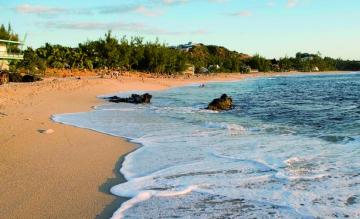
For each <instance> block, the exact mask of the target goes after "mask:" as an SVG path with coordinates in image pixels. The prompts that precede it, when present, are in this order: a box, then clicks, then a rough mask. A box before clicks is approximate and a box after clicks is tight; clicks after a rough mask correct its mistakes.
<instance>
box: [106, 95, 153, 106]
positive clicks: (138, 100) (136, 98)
mask: <svg viewBox="0 0 360 219" xmlns="http://www.w3.org/2000/svg"><path fill="white" fill-rule="evenodd" d="M151 98H152V96H151V95H150V94H148V93H145V94H143V95H139V94H131V96H130V97H126V98H123V97H118V96H113V97H109V98H107V99H108V100H109V101H110V102H113V103H132V104H144V103H150V101H151Z"/></svg>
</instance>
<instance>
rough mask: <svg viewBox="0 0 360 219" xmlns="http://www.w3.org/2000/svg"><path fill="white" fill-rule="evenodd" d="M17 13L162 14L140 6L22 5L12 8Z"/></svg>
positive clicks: (151, 15)
mask: <svg viewBox="0 0 360 219" xmlns="http://www.w3.org/2000/svg"><path fill="white" fill-rule="evenodd" d="M14 10H15V11H16V12H17V13H21V14H36V15H40V16H43V15H52V17H54V16H55V15H79V14H121V13H137V14H142V15H144V16H149V17H153V16H159V15H161V14H162V12H161V11H160V10H155V9H153V8H150V7H146V6H144V5H140V4H131V5H130V4H129V5H118V6H114V5H112V6H100V7H90V8H77V9H70V8H59V7H49V6H42V5H30V4H22V5H18V6H16V7H15V8H14Z"/></svg>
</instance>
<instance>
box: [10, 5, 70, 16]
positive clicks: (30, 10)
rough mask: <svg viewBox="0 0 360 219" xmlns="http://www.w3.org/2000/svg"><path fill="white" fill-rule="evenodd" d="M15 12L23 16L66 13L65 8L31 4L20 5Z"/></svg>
mask: <svg viewBox="0 0 360 219" xmlns="http://www.w3.org/2000/svg"><path fill="white" fill-rule="evenodd" d="M15 10H16V11H17V12H18V13H23V14H58V13H61V12H64V11H65V9H63V8H57V7H48V6H41V5H29V4H22V5H18V6H16V7H15Z"/></svg>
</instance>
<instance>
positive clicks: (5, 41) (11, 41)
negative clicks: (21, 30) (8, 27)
mask: <svg viewBox="0 0 360 219" xmlns="http://www.w3.org/2000/svg"><path fill="white" fill-rule="evenodd" d="M0 43H9V44H23V42H20V41H13V40H2V39H0Z"/></svg>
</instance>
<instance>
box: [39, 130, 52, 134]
mask: <svg viewBox="0 0 360 219" xmlns="http://www.w3.org/2000/svg"><path fill="white" fill-rule="evenodd" d="M38 131H39V132H40V133H42V134H52V133H54V132H55V131H54V130H52V129H46V130H45V129H39V130H38Z"/></svg>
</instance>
